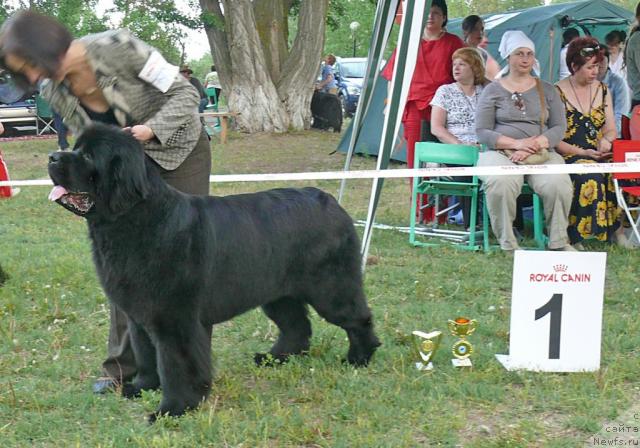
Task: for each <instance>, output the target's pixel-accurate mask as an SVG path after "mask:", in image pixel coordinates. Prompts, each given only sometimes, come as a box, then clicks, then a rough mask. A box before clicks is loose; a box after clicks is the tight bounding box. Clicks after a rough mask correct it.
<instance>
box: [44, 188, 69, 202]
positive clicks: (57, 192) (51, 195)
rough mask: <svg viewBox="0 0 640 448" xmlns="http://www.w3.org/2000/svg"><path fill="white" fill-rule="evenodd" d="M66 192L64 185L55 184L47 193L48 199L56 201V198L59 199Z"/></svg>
mask: <svg viewBox="0 0 640 448" xmlns="http://www.w3.org/2000/svg"><path fill="white" fill-rule="evenodd" d="M67 193H68V192H67V190H66V189H65V188H64V187H61V186H60V185H56V186H55V187H53V189H52V190H51V192H50V193H49V200H50V201H57V200H58V199H60V198H61V197H62V196H64V195H65V194H67Z"/></svg>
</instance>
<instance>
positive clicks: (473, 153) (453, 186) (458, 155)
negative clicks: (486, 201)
mask: <svg viewBox="0 0 640 448" xmlns="http://www.w3.org/2000/svg"><path fill="white" fill-rule="evenodd" d="M478 153H479V149H478V147H477V146H473V145H452V144H444V143H434V142H418V143H416V146H415V159H414V166H415V167H416V168H420V167H421V166H422V165H424V164H427V163H438V164H445V165H459V166H475V165H476V163H477V162H478ZM419 194H428V195H429V196H436V198H435V199H436V203H437V202H438V200H439V196H457V197H470V198H471V212H470V213H471V216H469V231H458V230H451V229H441V228H438V226H437V219H436V224H434V226H433V227H432V228H429V229H416V212H417V207H418V206H417V202H418V195H419ZM479 194H480V183H479V181H478V177H477V176H472V177H471V181H469V182H458V181H453V180H451V179H450V178H443V177H439V178H422V179H421V178H418V177H415V178H414V179H413V191H412V194H411V220H410V222H411V224H410V227H409V242H410V243H411V244H412V245H414V246H439V245H442V243H443V242H448V243H449V244H451V243H453V245H454V246H455V247H457V248H460V249H468V250H478V249H480V248H481V246H480V245H479V244H476V232H477V230H476V221H477V212H478V197H479ZM482 233H483V234H484V233H485V231H484V228H483V229H482ZM417 236H425V237H429V238H430V239H431V238H434V239H438V240H440V241H439V242H422V241H418V239H417Z"/></svg>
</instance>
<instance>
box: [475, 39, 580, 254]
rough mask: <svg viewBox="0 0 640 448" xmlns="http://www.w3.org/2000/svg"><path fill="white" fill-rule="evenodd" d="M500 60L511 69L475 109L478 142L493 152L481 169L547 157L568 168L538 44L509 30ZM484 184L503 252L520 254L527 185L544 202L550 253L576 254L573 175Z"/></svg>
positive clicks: (559, 113)
mask: <svg viewBox="0 0 640 448" xmlns="http://www.w3.org/2000/svg"><path fill="white" fill-rule="evenodd" d="M500 56H502V57H503V58H504V59H506V60H507V65H506V67H505V68H504V69H503V70H502V71H501V72H500V74H499V75H500V76H501V77H500V78H499V79H498V80H496V81H494V82H492V83H491V84H489V85H488V86H487V87H486V88H485V89H484V91H483V92H482V95H481V96H480V100H479V102H478V106H477V109H476V132H477V134H478V141H479V142H480V143H483V144H485V145H487V147H488V148H489V150H488V151H486V152H483V153H481V154H480V159H479V161H478V165H479V166H503V165H506V166H509V165H515V164H518V163H526V159H527V158H529V157H538V158H540V157H541V155H542V154H544V153H547V154H548V158H547V160H546V161H542V160H541V162H542V163H545V164H561V163H564V162H563V160H562V157H561V156H560V155H559V154H556V153H555V151H554V149H553V148H554V147H555V146H556V145H557V144H558V142H559V141H560V140H561V139H562V137H563V136H564V132H565V129H566V121H565V115H564V107H563V104H562V101H561V100H560V96H559V95H558V92H557V91H556V89H555V88H554V87H553V85H552V84H549V83H547V82H545V81H542V80H540V79H539V78H538V76H537V74H538V73H539V68H538V63H537V61H536V57H535V46H534V44H533V42H532V41H531V39H529V38H528V37H527V36H526V35H525V34H524V33H523V32H522V31H507V32H506V33H504V35H503V36H502V40H501V42H500ZM480 179H481V180H482V182H483V184H484V190H485V194H486V198H487V208H488V209H489V215H490V218H491V227H492V229H493V233H494V234H495V235H496V238H497V239H498V241H499V243H500V247H501V248H502V249H503V250H507V251H512V250H516V249H519V245H518V241H517V239H516V237H515V234H514V232H513V221H514V219H515V217H516V200H517V198H518V196H519V195H520V191H521V189H522V185H523V184H524V181H525V180H526V181H527V183H528V184H529V186H530V187H531V188H532V189H533V191H535V192H536V193H537V194H538V195H540V197H541V198H542V203H543V205H544V214H545V221H546V224H547V233H548V235H549V243H548V247H549V249H551V250H575V249H573V247H571V245H569V238H568V236H567V223H568V215H569V209H570V206H571V198H572V193H573V188H572V186H571V179H570V178H569V175H568V174H530V175H526V176H525V175H519V174H514V175H510V176H490V175H489V176H480Z"/></svg>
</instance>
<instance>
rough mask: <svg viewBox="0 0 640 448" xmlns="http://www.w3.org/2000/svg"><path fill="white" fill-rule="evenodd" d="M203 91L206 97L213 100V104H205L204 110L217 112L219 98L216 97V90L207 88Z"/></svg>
mask: <svg viewBox="0 0 640 448" xmlns="http://www.w3.org/2000/svg"><path fill="white" fill-rule="evenodd" d="M204 90H205V93H206V95H207V97H209V98H213V103H211V102H210V103H209V104H207V105H206V107H205V108H204V110H208V111H215V112H218V101H219V98H218V95H217V94H216V88H215V87H207V88H206V89H204ZM210 101H211V100H210Z"/></svg>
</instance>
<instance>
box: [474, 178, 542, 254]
mask: <svg viewBox="0 0 640 448" xmlns="http://www.w3.org/2000/svg"><path fill="white" fill-rule="evenodd" d="M520 194H526V195H532V196H533V240H534V241H535V243H536V247H535V249H537V250H544V249H545V247H546V245H547V240H548V238H547V236H546V235H545V234H544V210H543V208H542V200H540V196H538V194H537V193H536V192H535V191H533V189H532V188H531V187H530V186H529V184H527V183H526V182H525V183H524V185H522V189H521V190H520ZM489 227H490V226H489V210H488V209H487V201H486V198H485V200H484V201H483V208H482V228H483V229H485V232H484V244H483V245H484V251H485V252H488V251H489V250H490V249H491V246H490V244H489Z"/></svg>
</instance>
